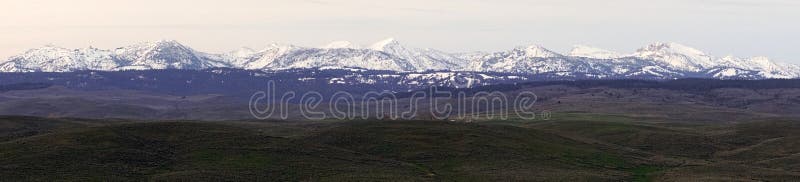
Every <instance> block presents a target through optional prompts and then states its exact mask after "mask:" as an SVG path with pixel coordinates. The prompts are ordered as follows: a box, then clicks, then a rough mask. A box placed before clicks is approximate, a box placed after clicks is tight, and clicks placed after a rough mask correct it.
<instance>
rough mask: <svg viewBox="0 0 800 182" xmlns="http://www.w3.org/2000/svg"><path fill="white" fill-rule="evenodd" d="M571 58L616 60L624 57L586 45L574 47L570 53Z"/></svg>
mask: <svg viewBox="0 0 800 182" xmlns="http://www.w3.org/2000/svg"><path fill="white" fill-rule="evenodd" d="M569 56H573V57H584V58H594V59H614V58H621V57H624V56H623V55H622V54H619V53H617V52H614V51H609V50H605V49H600V48H596V47H591V46H586V45H575V46H573V48H572V51H570V53H569Z"/></svg>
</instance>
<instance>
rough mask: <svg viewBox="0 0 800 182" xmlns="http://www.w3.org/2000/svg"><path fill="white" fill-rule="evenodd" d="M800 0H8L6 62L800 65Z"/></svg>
mask: <svg viewBox="0 0 800 182" xmlns="http://www.w3.org/2000/svg"><path fill="white" fill-rule="evenodd" d="M799 22H800V1H797V0H602V1H600V0H391V1H386V0H336V1H334V0H266V1H265V0H225V1H222V0H213V1H212V0H69V1H66V0H0V58H2V59H5V58H6V57H8V56H11V55H15V54H19V53H21V52H23V51H25V50H27V49H30V48H34V47H40V46H42V45H45V44H50V43H52V44H56V45H59V46H62V47H68V48H81V47H88V46H90V45H93V46H95V47H99V48H114V47H119V46H124V45H129V44H132V43H136V42H142V41H151V40H159V39H174V40H178V41H180V42H182V43H184V44H186V45H189V46H191V47H193V48H195V49H198V50H201V51H207V52H224V51H229V50H233V49H236V48H238V47H242V46H248V47H253V48H263V47H265V46H266V45H267V44H269V43H271V42H279V43H292V44H297V45H302V46H319V45H324V44H326V43H327V42H331V41H336V40H349V41H353V42H355V43H359V44H370V43H372V42H375V41H378V40H380V39H383V38H386V37H395V38H397V39H398V40H399V41H401V42H402V43H404V44H407V45H409V46H413V47H425V48H435V49H441V50H444V51H450V52H463V51H500V50H507V49H510V48H513V47H515V46H520V45H528V44H539V45H543V46H545V47H548V48H550V49H553V50H555V51H559V52H567V51H569V50H570V49H571V48H572V45H575V44H586V45H591V46H596V47H602V48H607V49H611V50H614V51H619V52H633V51H634V50H636V49H637V48H639V47H642V46H644V45H646V44H649V43H651V42H656V41H662V42H678V43H682V44H686V45H689V46H692V47H696V48H698V49H700V50H704V51H706V52H708V53H710V54H712V55H717V56H724V55H729V54H730V55H735V56H739V57H750V56H769V57H772V58H775V59H777V60H779V61H784V62H792V63H800V51H797V50H798V44H800V35H798V34H800V23H799Z"/></svg>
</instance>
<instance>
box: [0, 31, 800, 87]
mask: <svg viewBox="0 0 800 182" xmlns="http://www.w3.org/2000/svg"><path fill="white" fill-rule="evenodd" d="M207 68H236V69H247V70H265V71H275V70H288V69H302V68H322V69H331V68H333V69H343V68H344V69H346V68H359V69H366V70H389V71H397V72H424V71H427V70H440V71H458V72H499V73H514V74H550V75H559V76H563V77H567V78H569V77H578V76H580V77H588V78H626V77H635V78H655V79H673V78H687V77H698V78H719V79H767V78H800V66H798V65H793V64H786V63H779V62H775V61H773V60H770V59H769V58H765V57H754V58H736V57H733V56H725V57H714V56H711V55H708V54H706V53H704V52H702V51H700V50H697V49H694V48H691V47H688V46H685V45H681V44H677V43H653V44H650V45H647V46H645V47H643V48H641V49H639V50H637V51H636V52H634V53H628V54H624V53H616V52H613V51H608V50H604V49H600V48H594V47H589V46H575V48H574V49H573V50H572V51H570V52H569V54H561V53H558V52H555V51H551V50H548V49H547V48H544V47H543V46H539V45H531V46H521V47H517V48H514V49H511V50H508V51H501V52H494V53H481V52H475V53H446V52H443V51H438V50H435V49H420V48H411V47H407V46H404V45H403V44H401V43H400V42H398V41H397V40H395V39H386V40H382V41H379V42H377V43H374V44H372V45H367V46H362V45H356V44H353V43H350V42H347V41H336V42H332V43H330V44H327V45H324V46H320V47H300V46H294V45H283V44H270V45H268V46H267V47H266V48H264V49H260V50H258V49H250V48H242V49H239V50H236V51H231V52H228V53H223V54H212V53H204V52H199V51H196V50H194V49H192V48H190V47H188V46H185V45H183V44H180V43H178V42H176V41H172V40H162V41H156V42H147V43H140V44H135V45H132V46H126V47H120V48H117V49H113V50H101V49H96V48H91V47H90V48H84V49H67V48H62V47H57V46H52V45H48V46H44V47H41V48H36V49H31V50H28V51H26V52H25V53H22V54H20V55H17V56H13V57H11V58H9V59H8V60H5V61H0V72H71V71H81V70H100V71H117V70H150V69H192V70H199V69H207Z"/></svg>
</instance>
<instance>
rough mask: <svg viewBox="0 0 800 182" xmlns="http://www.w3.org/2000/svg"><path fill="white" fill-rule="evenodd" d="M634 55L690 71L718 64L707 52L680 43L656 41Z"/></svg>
mask: <svg viewBox="0 0 800 182" xmlns="http://www.w3.org/2000/svg"><path fill="white" fill-rule="evenodd" d="M634 56H636V57H639V58H643V59H652V60H655V61H659V62H661V63H663V64H666V65H667V66H669V67H672V68H677V69H684V70H689V71H699V70H702V69H706V68H711V67H714V66H717V65H718V63H717V62H715V60H714V59H713V58H712V57H711V56H709V55H708V54H706V53H705V52H703V51H700V50H697V49H695V48H692V47H689V46H685V45H682V44H678V43H662V42H656V43H653V44H650V45H648V46H646V47H643V48H641V49H639V50H637V51H636V53H634Z"/></svg>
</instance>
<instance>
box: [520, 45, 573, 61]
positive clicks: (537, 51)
mask: <svg viewBox="0 0 800 182" xmlns="http://www.w3.org/2000/svg"><path fill="white" fill-rule="evenodd" d="M516 50H517V51H520V52H522V53H524V54H525V56H526V57H532V58H552V57H561V56H562V55H561V54H559V53H557V52H555V51H551V50H549V49H547V48H544V46H541V45H538V44H534V45H529V46H527V47H517V48H516Z"/></svg>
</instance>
